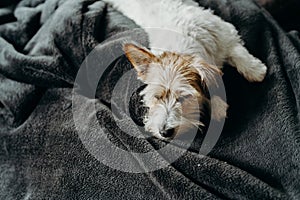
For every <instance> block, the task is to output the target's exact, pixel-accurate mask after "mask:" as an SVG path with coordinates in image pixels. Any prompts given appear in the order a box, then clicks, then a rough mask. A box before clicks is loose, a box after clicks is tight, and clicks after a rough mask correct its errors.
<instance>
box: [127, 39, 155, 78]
mask: <svg viewBox="0 0 300 200" xmlns="http://www.w3.org/2000/svg"><path fill="white" fill-rule="evenodd" d="M123 50H124V52H125V55H126V57H127V58H128V60H129V61H130V62H131V64H132V65H133V67H134V68H135V70H136V71H137V74H138V77H139V79H141V80H145V76H146V73H147V70H148V67H149V64H150V63H151V62H153V61H154V60H155V58H156V57H155V55H153V54H152V53H151V52H150V51H148V50H147V49H146V48H142V47H138V46H136V45H134V44H130V43H129V44H125V45H124V46H123Z"/></svg>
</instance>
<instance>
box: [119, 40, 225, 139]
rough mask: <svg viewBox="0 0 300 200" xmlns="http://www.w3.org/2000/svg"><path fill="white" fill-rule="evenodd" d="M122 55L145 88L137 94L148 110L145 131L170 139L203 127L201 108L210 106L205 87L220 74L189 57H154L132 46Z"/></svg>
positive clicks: (167, 54)
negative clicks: (140, 96) (193, 128)
mask: <svg viewBox="0 0 300 200" xmlns="http://www.w3.org/2000/svg"><path fill="white" fill-rule="evenodd" d="M124 51H125V54H126V56H127V58H128V59H129V61H130V62H131V64H132V65H133V66H134V68H135V70H136V71H137V76H138V79H140V80H141V81H142V82H144V83H145V84H147V86H146V87H145V89H144V90H142V91H141V93H140V95H143V101H144V105H145V106H146V107H147V108H148V112H147V114H146V116H145V120H144V123H145V129H146V131H149V132H151V133H153V135H154V136H155V137H158V138H161V139H170V138H173V137H174V135H175V133H176V132H177V131H178V130H179V128H180V129H181V130H188V129H190V128H192V127H195V126H196V127H198V126H199V125H203V124H202V123H201V121H200V119H199V118H200V112H201V107H202V105H203V104H207V103H209V99H208V98H207V96H206V95H205V92H204V87H205V84H207V83H209V82H213V81H214V80H215V79H214V76H215V74H216V73H221V71H220V70H219V69H218V68H217V67H215V66H212V65H209V64H207V63H205V62H204V61H201V60H200V59H197V58H195V57H193V56H189V55H182V54H176V53H172V52H164V53H163V54H161V55H159V56H156V55H154V54H152V53H151V52H150V51H149V50H147V49H146V48H143V47H138V46H136V45H134V44H125V45H124ZM221 112H222V111H221ZM225 114H226V110H225ZM221 115H224V114H221ZM224 117H225V116H224Z"/></svg>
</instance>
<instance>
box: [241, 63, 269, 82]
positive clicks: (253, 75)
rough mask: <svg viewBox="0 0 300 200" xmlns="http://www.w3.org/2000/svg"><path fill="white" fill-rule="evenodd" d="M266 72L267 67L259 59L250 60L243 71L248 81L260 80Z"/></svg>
mask: <svg viewBox="0 0 300 200" xmlns="http://www.w3.org/2000/svg"><path fill="white" fill-rule="evenodd" d="M266 74H267V67H266V65H264V64H263V63H262V62H261V61H260V60H258V59H255V60H254V61H252V63H251V66H249V67H248V68H247V71H246V73H244V76H245V78H246V79H247V80H248V81H250V82H261V81H263V80H264V78H265V77H266Z"/></svg>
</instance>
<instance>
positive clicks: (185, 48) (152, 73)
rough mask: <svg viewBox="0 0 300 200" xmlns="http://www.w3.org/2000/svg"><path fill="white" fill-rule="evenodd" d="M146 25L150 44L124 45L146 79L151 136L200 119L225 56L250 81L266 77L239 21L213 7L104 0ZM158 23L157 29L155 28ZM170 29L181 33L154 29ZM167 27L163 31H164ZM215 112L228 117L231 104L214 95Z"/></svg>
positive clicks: (181, 1) (184, 0)
mask: <svg viewBox="0 0 300 200" xmlns="http://www.w3.org/2000/svg"><path fill="white" fill-rule="evenodd" d="M105 2H107V3H109V4H111V5H112V6H113V7H114V8H115V9H117V10H118V11H120V12H121V13H122V14H124V15H125V16H127V17H128V18H130V19H132V20H133V21H134V22H135V23H136V24H137V25H139V26H141V28H143V29H144V30H146V32H147V34H148V36H149V43H150V49H151V51H150V50H148V49H146V48H145V47H141V46H138V45H135V44H131V43H128V44H125V45H124V51H125V54H126V56H127V57H128V59H129V61H130V62H131V63H132V65H133V66H134V68H135V69H136V71H137V75H138V78H139V79H140V80H141V81H143V82H144V83H145V84H147V86H146V88H145V89H144V90H143V91H142V92H141V93H140V95H143V101H144V105H145V106H146V107H147V108H149V110H148V113H147V114H146V116H145V121H144V122H145V129H146V130H147V131H149V132H151V133H152V134H153V136H155V137H158V138H161V139H170V138H172V137H174V135H175V133H176V132H177V131H178V130H179V127H180V129H181V130H182V129H183V130H187V129H189V128H191V127H193V126H199V125H201V124H202V123H201V122H200V121H201V120H200V119H199V113H200V112H201V109H199V106H195V105H200V108H201V104H205V103H207V102H209V100H208V99H207V97H206V96H205V95H204V91H203V84H206V85H208V84H214V80H215V79H214V76H215V75H216V74H220V73H221V71H220V69H221V67H222V65H223V64H224V62H228V63H229V64H230V65H232V66H234V67H236V69H237V70H238V72H239V73H240V74H242V75H243V76H244V77H245V78H246V79H247V80H249V81H262V80H263V79H264V77H265V75H266V71H267V68H266V66H265V65H264V64H263V63H262V62H261V61H260V60H258V59H257V58H255V57H253V56H252V55H251V54H250V53H249V52H248V51H247V49H246V48H245V47H244V46H243V43H242V41H241V39H240V37H239V35H238V32H237V30H236V29H235V27H234V26H233V25H231V24H229V23H227V22H225V21H223V20H222V19H221V18H220V17H218V16H215V15H213V14H212V12H211V11H210V10H205V9H203V8H202V7H199V6H198V5H197V4H196V3H195V2H192V1H190V0H126V1H123V0H105ZM152 28H155V29H152ZM157 29H161V30H172V31H174V32H177V33H180V35H181V36H182V37H177V36H174V37H173V38H172V36H171V35H167V36H166V35H165V34H158V32H157V31H153V30H157ZM163 32H164V31H161V33H163ZM210 105H211V106H213V107H215V108H216V109H213V110H212V113H211V117H212V118H214V119H217V120H220V119H222V118H225V117H226V109H227V104H226V103H225V102H224V101H223V100H222V99H221V98H219V97H216V96H214V97H212V98H211V100H210Z"/></svg>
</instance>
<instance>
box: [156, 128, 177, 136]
mask: <svg viewBox="0 0 300 200" xmlns="http://www.w3.org/2000/svg"><path fill="white" fill-rule="evenodd" d="M174 132H175V129H174V128H172V129H168V130H161V131H159V133H160V135H161V136H163V137H165V138H168V137H171V136H173V134H174Z"/></svg>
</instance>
